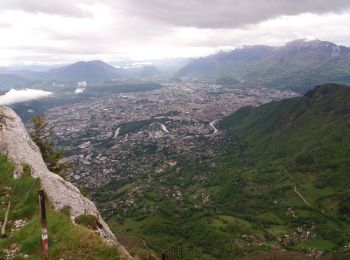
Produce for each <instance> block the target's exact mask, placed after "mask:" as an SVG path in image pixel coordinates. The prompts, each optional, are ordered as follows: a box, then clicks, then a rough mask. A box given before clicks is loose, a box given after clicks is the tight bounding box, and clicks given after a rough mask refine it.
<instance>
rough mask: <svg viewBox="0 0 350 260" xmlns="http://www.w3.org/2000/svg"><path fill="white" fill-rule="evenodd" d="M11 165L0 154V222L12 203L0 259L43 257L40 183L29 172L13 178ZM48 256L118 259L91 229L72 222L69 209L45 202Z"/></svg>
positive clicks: (0, 243) (26, 171)
mask: <svg viewBox="0 0 350 260" xmlns="http://www.w3.org/2000/svg"><path fill="white" fill-rule="evenodd" d="M14 169H15V168H14V165H13V164H12V163H10V162H8V161H7V159H6V157H5V156H3V155H0V180H1V181H0V223H2V222H3V219H4V216H5V212H6V209H7V205H8V202H9V201H10V202H11V208H10V214H9V220H10V221H9V224H8V226H7V229H6V231H7V232H6V235H5V236H4V237H1V238H0V259H9V258H11V259H23V258H24V257H25V256H26V255H27V256H28V257H29V259H42V256H41V233H40V218H39V205H38V190H39V189H40V183H39V181H38V180H35V179H33V178H32V177H31V175H30V169H29V167H25V169H24V174H23V175H22V176H21V177H20V178H18V179H14V178H13V171H14ZM47 206H48V207H47V223H48V235H49V256H50V259H74V260H76V259H119V257H118V252H117V249H116V248H115V247H111V246H108V245H107V244H106V243H105V242H104V241H102V239H101V238H100V237H99V235H97V234H96V233H95V232H93V231H92V230H89V229H87V228H86V227H84V226H82V225H74V224H73V223H72V222H71V220H70V217H69V211H68V210H63V211H62V212H58V211H55V210H53V208H52V207H51V206H50V205H49V203H48V205H47Z"/></svg>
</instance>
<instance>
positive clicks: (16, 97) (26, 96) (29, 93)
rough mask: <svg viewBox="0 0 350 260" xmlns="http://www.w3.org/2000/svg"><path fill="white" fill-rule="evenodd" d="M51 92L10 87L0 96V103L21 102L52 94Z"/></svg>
mask: <svg viewBox="0 0 350 260" xmlns="http://www.w3.org/2000/svg"><path fill="white" fill-rule="evenodd" d="M52 94H53V93H52V92H49V91H44V90H39V89H29V88H26V89H21V90H16V89H11V90H10V91H8V92H6V93H5V94H4V95H2V96H0V105H11V104H15V103H21V102H25V101H30V100H35V99H40V98H45V97H48V96H50V95H52Z"/></svg>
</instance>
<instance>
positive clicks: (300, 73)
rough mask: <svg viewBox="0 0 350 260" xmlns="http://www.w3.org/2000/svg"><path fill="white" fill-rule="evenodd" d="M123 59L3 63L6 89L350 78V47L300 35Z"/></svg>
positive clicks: (303, 87)
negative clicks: (211, 50)
mask: <svg viewBox="0 0 350 260" xmlns="http://www.w3.org/2000/svg"><path fill="white" fill-rule="evenodd" d="M113 64H116V63H113ZM118 64H123V65H125V64H129V65H128V66H122V67H118V66H115V67H114V66H112V65H110V64H107V63H105V62H103V61H100V60H93V61H79V62H76V63H74V64H70V65H64V66H61V67H58V68H53V69H48V70H47V71H45V70H44V69H43V67H40V71H32V70H28V69H27V70H23V69H21V70H15V69H14V68H11V69H10V70H9V69H8V70H6V68H5V69H4V68H1V69H0V88H7V89H8V88H11V87H15V86H20V85H23V84H26V83H28V82H31V81H35V80H56V81H62V82H78V81H86V82H88V83H96V82H103V81H111V80H140V79H146V80H158V79H170V78H172V77H175V78H185V79H186V78H191V79H199V80H204V81H210V82H216V83H219V84H226V85H235V84H242V83H243V84H247V85H250V86H265V87H274V88H280V89H290V90H294V91H297V92H300V93H305V92H306V91H308V90H310V86H315V85H320V84H325V83H329V82H333V83H339V84H348V83H350V48H348V47H345V46H340V45H336V44H334V43H331V42H327V41H320V40H313V41H306V40H295V41H292V42H289V43H287V44H285V45H284V46H279V47H276V46H265V45H254V46H243V47H240V48H236V49H234V50H232V51H230V52H219V53H217V54H213V55H210V56H207V57H202V58H198V59H187V60H184V59H182V60H175V59H170V60H164V62H161V61H159V62H154V65H151V64H148V63H139V64H138V63H135V64H133V63H130V62H119V63H118ZM130 64H131V65H130ZM167 64H168V67H167ZM179 66H182V67H180V68H179ZM27 68H30V67H27ZM159 68H163V69H162V70H160V69H159ZM176 68H178V70H176Z"/></svg>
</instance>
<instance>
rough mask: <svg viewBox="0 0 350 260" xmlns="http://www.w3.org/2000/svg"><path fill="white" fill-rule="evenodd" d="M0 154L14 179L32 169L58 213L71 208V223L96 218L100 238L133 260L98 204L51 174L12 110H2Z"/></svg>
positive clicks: (0, 113)
mask: <svg viewBox="0 0 350 260" xmlns="http://www.w3.org/2000/svg"><path fill="white" fill-rule="evenodd" d="M0 153H1V154H6V155H7V156H8V158H9V159H10V160H11V161H12V162H14V163H15V164H16V165H17V168H16V170H15V172H14V178H16V177H18V176H20V175H21V173H22V167H23V165H25V164H27V165H29V166H30V168H31V174H32V176H33V177H34V178H39V179H40V182H41V186H42V188H43V189H44V190H45V192H46V194H47V196H48V198H49V200H50V202H51V203H52V205H53V206H54V207H55V209H57V210H60V209H63V208H66V207H69V209H70V213H71V218H72V221H74V219H75V218H76V217H77V216H79V215H93V216H95V217H96V219H97V220H98V221H99V223H100V224H101V227H102V228H99V229H98V230H97V232H98V233H99V234H100V236H101V237H102V238H103V239H105V240H106V241H107V242H109V243H112V244H115V245H116V246H117V247H118V249H119V252H120V254H121V257H122V259H133V258H132V257H131V256H130V255H129V253H128V252H127V251H126V250H125V248H124V247H123V246H122V245H120V244H119V242H118V241H117V239H116V238H115V236H114V234H113V233H112V232H111V230H110V229H109V227H108V225H107V224H106V223H105V222H104V220H103V219H102V217H101V215H100V213H99V212H98V210H97V208H96V206H95V204H94V203H93V202H92V201H90V200H89V199H87V198H85V197H84V196H83V195H82V194H81V193H80V191H79V189H78V188H77V187H75V186H74V185H73V184H71V183H70V182H68V181H65V180H64V179H63V178H61V177H60V176H59V175H57V174H55V173H52V172H50V171H49V170H48V168H47V167H46V164H45V162H44V161H43V158H42V155H41V153H40V150H39V148H38V147H37V146H36V144H35V143H34V142H33V141H32V139H31V138H30V136H29V134H28V132H27V130H26V129H25V127H24V124H23V123H22V121H21V119H20V118H19V117H18V115H17V114H16V113H15V112H14V111H13V110H12V109H11V108H9V107H5V106H0Z"/></svg>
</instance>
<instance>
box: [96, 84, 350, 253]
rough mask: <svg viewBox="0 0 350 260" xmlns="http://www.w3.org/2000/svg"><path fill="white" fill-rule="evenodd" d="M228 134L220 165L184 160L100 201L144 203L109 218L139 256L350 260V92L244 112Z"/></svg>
mask: <svg viewBox="0 0 350 260" xmlns="http://www.w3.org/2000/svg"><path fill="white" fill-rule="evenodd" d="M219 128H220V132H221V133H223V137H222V140H221V141H220V142H219V143H218V144H216V145H212V144H209V143H207V144H206V145H207V147H208V149H214V150H215V151H216V152H217V153H218V154H219V156H218V158H217V160H216V161H214V162H213V161H208V160H207V158H204V157H203V158H198V159H197V160H196V161H189V160H186V158H174V159H175V160H176V161H177V166H176V167H173V168H168V169H165V170H164V171H162V172H159V173H148V174H147V175H145V177H144V179H143V180H137V181H136V180H134V181H133V180H130V181H129V182H111V183H110V184H108V185H107V186H105V187H103V188H102V189H101V191H100V192H99V194H96V196H95V199H96V200H97V201H98V202H99V204H100V206H103V205H104V203H106V202H107V201H112V200H116V199H119V200H121V199H123V200H130V198H131V197H132V196H131V195H132V194H140V195H139V196H136V197H135V196H134V197H133V198H134V199H133V202H132V203H133V204H132V205H133V206H132V207H131V208H130V209H128V211H126V210H125V209H122V208H115V209H114V210H113V213H112V214H110V215H109V216H107V217H109V221H108V223H109V225H110V227H111V228H112V229H113V230H114V231H116V232H118V233H119V234H120V236H119V239H120V240H121V241H124V242H125V243H126V244H128V246H129V249H130V248H131V250H132V251H134V252H136V253H138V254H141V255H142V254H146V253H145V250H146V251H147V250H149V249H148V248H151V249H153V250H155V251H156V252H161V251H162V250H163V249H165V248H167V247H168V246H171V245H172V244H173V243H175V242H177V241H180V240H182V241H183V242H184V247H185V248H186V250H185V252H186V259H232V257H240V256H243V255H250V254H251V253H252V252H255V253H254V255H252V258H254V257H255V258H256V257H258V256H256V254H257V253H256V252H258V254H262V255H260V256H259V257H263V256H264V257H267V258H268V257H271V256H272V254H282V252H283V251H284V250H287V253H283V254H284V255H283V259H288V257H290V258H292V257H303V258H307V257H308V256H310V257H313V256H318V255H321V254H322V255H323V256H324V257H325V258H326V259H346V258H347V257H349V255H347V254H348V251H347V250H348V248H349V243H350V218H349V213H350V204H349V199H350V194H349V187H350V175H349V172H350V131H349V129H350V88H349V87H346V86H340V85H331V84H329V85H323V86H319V87H316V88H315V89H314V90H312V91H310V92H308V93H307V94H305V95H304V96H303V97H297V98H292V99H287V100H283V101H279V102H272V103H269V104H266V105H263V106H261V107H259V108H252V107H247V108H243V109H241V110H239V111H237V112H236V113H234V114H232V115H230V116H228V117H226V118H225V119H223V120H222V121H221V122H220V124H219ZM141 191H142V192H141ZM168 191H171V193H170V194H169V193H168ZM180 191H181V192H180ZM140 238H141V239H143V240H145V241H146V242H147V244H145V243H142V242H140V241H139V240H140ZM141 241H142V240H141ZM130 244H131V245H130ZM263 252H265V253H263ZM295 254H296V255H295ZM281 257H282V256H281ZM261 259H263V258H261Z"/></svg>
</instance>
